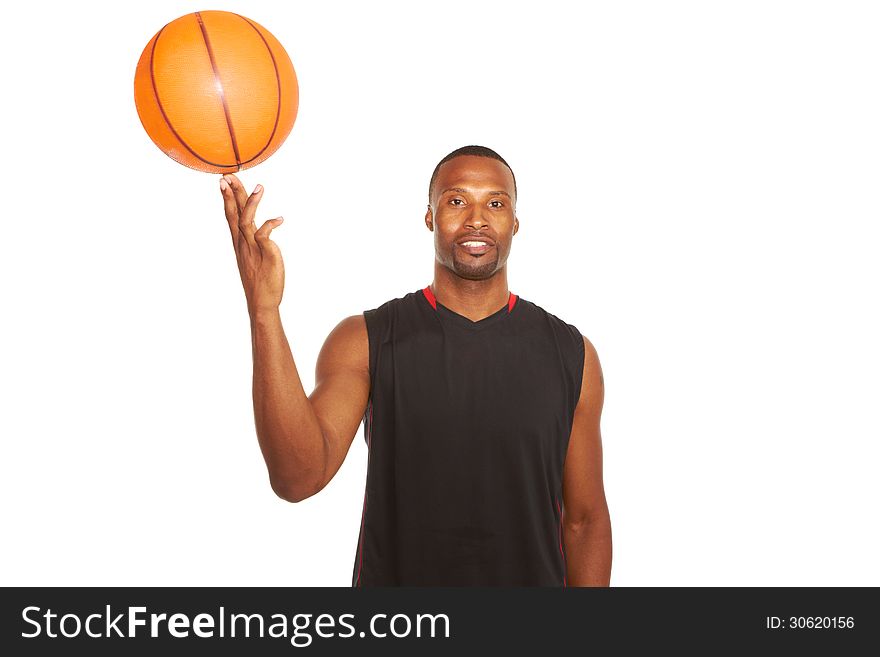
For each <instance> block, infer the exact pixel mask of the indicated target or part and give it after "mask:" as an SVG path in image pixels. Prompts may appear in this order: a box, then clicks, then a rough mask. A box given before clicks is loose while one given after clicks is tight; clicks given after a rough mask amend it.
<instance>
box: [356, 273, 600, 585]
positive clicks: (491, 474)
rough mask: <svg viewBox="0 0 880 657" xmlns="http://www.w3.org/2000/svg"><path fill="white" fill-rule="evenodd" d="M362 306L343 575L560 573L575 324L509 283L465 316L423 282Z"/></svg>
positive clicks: (457, 579)
mask: <svg viewBox="0 0 880 657" xmlns="http://www.w3.org/2000/svg"><path fill="white" fill-rule="evenodd" d="M364 318H365V320H366V324H367V333H368V336H369V343H370V384H371V386H370V398H369V403H368V404H367V409H366V413H365V414H364V437H365V439H366V441H367V448H368V454H369V456H368V465H367V481H366V489H365V494H364V506H363V512H362V516H361V527H360V535H359V537H358V545H357V552H356V555H355V563H354V572H353V575H352V585H353V586H565V583H566V582H565V546H564V544H563V538H562V516H563V513H564V508H563V500H562V468H563V464H564V461H565V454H566V450H567V447H568V441H569V437H570V435H571V427H572V422H573V418H574V411H575V406H576V405H577V401H578V397H579V396H580V389H581V383H582V376H583V365H584V343H583V337H582V336H581V334H580V332H579V331H578V330H577V329H576V328H575V327H574V326H572V325H570V324H566V323H565V322H563V321H562V320H560V319H559V318H557V317H556V316H554V315H552V314H550V313H548V312H547V311H545V310H543V309H542V308H540V307H538V306H536V305H535V304H533V303H531V302H529V301H526V300H525V299H522V298H518V297H517V296H516V295H514V294H510V297H509V301H508V303H507V304H506V305H505V306H504V307H503V308H501V309H499V310H498V311H497V312H495V313H494V314H492V315H490V316H488V317H486V318H484V319H482V320H480V321H477V322H473V321H471V320H470V319H468V318H467V317H464V316H463V315H459V314H458V313H455V312H453V311H452V310H450V309H448V308H446V307H445V306H443V305H442V304H440V303H438V302H437V300H436V299H435V298H434V295H433V293H432V292H431V289H430V287H426V288H425V289H423V290H419V291H417V292H411V293H409V294H407V295H406V296H404V297H403V298H400V299H394V300H392V301H388V302H387V303H385V304H383V305H381V306H380V307H378V308H375V309H373V310H367V311H365V312H364Z"/></svg>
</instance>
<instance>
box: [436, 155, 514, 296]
mask: <svg viewBox="0 0 880 657" xmlns="http://www.w3.org/2000/svg"><path fill="white" fill-rule="evenodd" d="M515 203H516V198H515V196H514V188H513V174H511V173H510V169H508V168H507V167H506V166H505V165H504V164H503V163H502V162H499V161H498V160H495V159H492V158H490V157H479V156H475V155H462V156H459V157H456V158H453V159H451V160H449V161H448V162H446V163H444V164H443V166H441V167H440V170H439V171H438V172H437V178H436V179H435V180H434V189H433V191H432V194H431V204H430V205H429V206H428V212H427V214H425V224H426V225H427V226H428V229H429V230H431V231H433V233H434V250H435V252H436V255H435V257H436V258H437V261H438V262H439V263H440V264H442V265H443V266H444V267H446V268H447V269H449V270H451V271H452V272H454V273H455V274H456V275H458V276H460V277H461V278H466V279H468V280H474V281H478V280H484V279H487V278H491V277H492V276H494V275H495V273H496V272H498V271H499V270H500V269H502V268H503V267H504V265H505V264H506V263H507V256H508V255H509V254H510V245H511V243H512V241H513V236H514V235H515V234H516V232H517V231H518V230H519V221H518V220H517V218H516V214H515V207H514V206H515ZM476 242H483V243H484V244H482V245H479V244H475V243H476Z"/></svg>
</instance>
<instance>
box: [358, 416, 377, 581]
mask: <svg viewBox="0 0 880 657" xmlns="http://www.w3.org/2000/svg"><path fill="white" fill-rule="evenodd" d="M369 422H370V429H369V431H367V470H369V468H370V456H369V455H370V446H371V445H372V443H373V401H372V400H370V420H369ZM366 515H367V487H366V485H364V506H363V508H362V509H361V541H360V545H358V552H360V555H359V556H358V576H357V581H356V582H355V586H360V585H361V570H362V568H363V565H364V520H365V518H366Z"/></svg>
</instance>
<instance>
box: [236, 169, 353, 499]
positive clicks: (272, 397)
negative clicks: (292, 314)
mask: <svg viewBox="0 0 880 657" xmlns="http://www.w3.org/2000/svg"><path fill="white" fill-rule="evenodd" d="M220 190H221V193H222V195H223V201H224V210H225V212H226V219H227V222H228V223H229V229H230V232H231V234H232V243H233V246H234V247H235V253H236V259H237V261H238V268H239V273H240V275H241V281H242V285H243V287H244V291H245V297H246V300H247V307H248V313H249V315H250V319H251V339H252V348H253V361H254V376H253V400H254V422H255V425H256V430H257V438H258V440H259V443H260V449H261V450H262V453H263V458H264V459H265V461H266V467H267V469H268V472H269V481H270V483H271V485H272V489H273V490H274V491H275V493H276V494H277V495H278V496H279V497H281V498H283V499H285V500H288V501H290V502H299V501H301V500H303V499H305V498H307V497H310V496H311V495H314V494H315V493H317V492H318V491H320V490H321V489H322V488H323V487H324V486H326V485H327V482H329V481H330V479H331V478H332V477H333V475H334V474H336V472H337V471H338V470H339V467H340V466H341V465H342V461H343V460H344V459H345V455H346V454H347V453H348V449H349V447H350V446H351V442H352V440H353V439H354V436H355V434H356V433H357V428H358V425H359V424H360V421H361V418H362V417H363V414H364V410H365V409H366V404H367V399H368V398H369V392H370V375H369V346H368V340H367V331H366V324H365V322H364V318H363V316H362V315H355V316H352V317H349V318H347V319H345V320H343V321H342V322H340V324H339V325H338V326H337V327H336V328H335V329H334V330H333V331H332V332H331V333H330V335H329V336H328V337H327V340H326V341H325V343H324V346H323V348H322V349H321V353H320V354H319V356H318V363H317V367H316V378H315V390H314V392H313V393H312V395H311V397H307V396H306V393H305V390H304V389H303V385H302V381H301V380H300V377H299V372H298V371H297V368H296V363H295V362H294V360H293V355H292V354H291V351H290V345H289V344H288V341H287V337H286V336H285V334H284V328H283V326H282V324H281V316H280V313H279V305H280V303H281V297H282V294H283V291H284V263H283V261H282V258H281V251H280V249H279V248H278V245H277V244H275V242H273V241H272V240H270V239H269V234H270V233H271V231H272V229H273V228H275V227H277V226H278V225H279V224H280V223H281V222H282V221H283V220H282V219H281V218H280V217H279V218H277V219H270V220H268V221H266V222H265V223H264V224H263V225H262V226H261V227H260V228H259V230H257V229H256V226H255V224H254V216H255V214H256V208H257V205H258V203H259V201H260V198H261V196H262V192H263V189H262V187H261V186H259V185H258V186H257V188H256V189H255V190H254V193H253V194H251V195H250V196H248V194H247V192H246V191H245V189H244V186H243V185H242V184H241V182H240V181H239V180H238V178H237V177H236V176H234V175H231V174H227V175H226V176H224V177H223V178H222V179H221V182H220Z"/></svg>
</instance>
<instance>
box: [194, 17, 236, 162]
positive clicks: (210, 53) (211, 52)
mask: <svg viewBox="0 0 880 657" xmlns="http://www.w3.org/2000/svg"><path fill="white" fill-rule="evenodd" d="M196 18H198V19H199V27H200V28H201V30H202V39H204V40H205V47H206V48H207V49H208V59H210V60H211V70H213V71H214V83H215V84H216V85H217V92H218V93H219V94H220V102H221V103H222V104H223V114H224V115H225V116H226V127H227V128H229V138H230V139H232V151H233V152H234V153H235V162H236V163H237V164H238V170H239V171H241V155H239V152H238V141H237V140H236V139H235V130H234V129H233V128H232V117H231V116H230V115H229V105H228V104H227V102H226V94H225V93H224V92H223V83H222V82H221V81H220V72H219V71H218V70H217V61H216V60H215V59H214V50H213V49H212V48H211V40H210V39H209V38H208V29H207V28H206V27H205V23H204V22H203V21H202V14H201V12H198V11H197V12H196Z"/></svg>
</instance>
